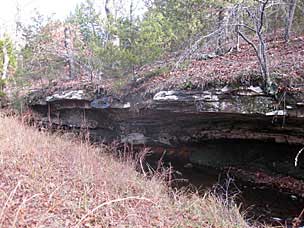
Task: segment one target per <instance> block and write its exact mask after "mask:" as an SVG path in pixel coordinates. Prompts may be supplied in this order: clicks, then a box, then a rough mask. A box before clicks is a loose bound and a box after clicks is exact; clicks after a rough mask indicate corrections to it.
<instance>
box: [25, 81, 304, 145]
mask: <svg viewBox="0 0 304 228" xmlns="http://www.w3.org/2000/svg"><path fill="white" fill-rule="evenodd" d="M302 103H303V101H301V100H297V101H296V102H295V101H293V102H291V104H289V103H288V102H286V101H285V107H283V106H282V105H278V101H277V100H276V99H275V98H274V97H271V96H267V95H266V94H264V93H263V91H262V89H261V88H259V87H253V86H251V87H241V88H238V89H230V88H228V87H224V88H221V89H214V90H209V91H160V92H158V93H157V94H155V95H154V97H153V99H150V100H142V101H140V102H133V101H132V99H129V100H126V99H123V98H122V99H119V98H116V97H114V96H112V95H108V94H106V93H105V92H101V91H100V90H96V91H86V90H84V89H79V90H72V89H69V90H65V91H57V92H55V93H51V94H48V93H46V92H45V91H44V92H41V91H34V92H33V93H32V94H30V95H29V96H28V104H29V106H30V107H31V109H32V110H33V111H35V112H36V113H38V116H39V118H40V120H42V121H43V122H51V123H52V124H56V125H62V126H67V127H73V128H81V127H84V126H86V127H88V128H89V129H90V131H91V133H92V135H93V136H95V137H96V138H97V139H101V140H110V141H111V140H114V139H115V140H122V141H124V142H131V143H134V144H145V145H157V146H159V145H163V146H172V147H176V146H179V145H184V144H191V143H198V142H201V141H206V140H211V139H255V140H266V141H267V140H268V141H273V142H280V143H291V144H297V143H298V144H301V143H303V142H304V141H303V139H304V127H303V126H304V125H303V124H304V106H303V105H301V104H302Z"/></svg>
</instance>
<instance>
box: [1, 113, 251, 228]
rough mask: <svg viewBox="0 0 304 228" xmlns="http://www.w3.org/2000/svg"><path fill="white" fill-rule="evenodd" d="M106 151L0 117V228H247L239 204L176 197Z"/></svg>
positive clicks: (208, 195)
mask: <svg viewBox="0 0 304 228" xmlns="http://www.w3.org/2000/svg"><path fill="white" fill-rule="evenodd" d="M103 150H104V149H102V148H96V147H94V146H92V145H90V144H89V143H86V142H80V141H78V140H76V139H71V138H68V136H60V137H59V136H56V135H50V134H49V133H43V132H38V131H37V130H35V129H32V128H30V127H27V126H24V125H23V124H21V123H20V122H19V121H17V120H15V119H12V118H7V117H0V205H1V206H0V228H8V227H40V228H42V227H79V228H80V227H81V228H84V227H85V228H88V227H180V228H182V227H183V228H184V227H214V228H215V227H216V228H220V227H222V228H237V227H249V225H248V224H247V223H246V222H245V220H244V219H243V216H242V215H241V214H240V212H239V209H238V208H237V207H236V206H233V205H232V206H229V207H227V206H223V202H222V200H221V199H219V198H217V197H214V196H212V195H211V194H206V195H205V197H199V196H197V195H196V194H185V193H177V192H173V191H172V190H170V188H169V187H167V186H166V184H165V183H164V182H162V181H161V179H160V178H157V177H154V178H151V179H147V178H144V177H143V176H142V175H140V174H139V173H137V172H136V171H135V169H134V165H133V164H132V163H131V162H129V163H127V162H120V161H118V160H117V159H115V158H114V157H112V156H110V155H109V154H107V153H105V152H104V151H103Z"/></svg>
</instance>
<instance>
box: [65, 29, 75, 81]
mask: <svg viewBox="0 0 304 228" xmlns="http://www.w3.org/2000/svg"><path fill="white" fill-rule="evenodd" d="M64 45H65V48H66V50H67V56H68V64H69V78H70V79H73V78H74V77H75V69H74V55H73V50H72V40H71V30H70V29H68V28H65V29H64Z"/></svg>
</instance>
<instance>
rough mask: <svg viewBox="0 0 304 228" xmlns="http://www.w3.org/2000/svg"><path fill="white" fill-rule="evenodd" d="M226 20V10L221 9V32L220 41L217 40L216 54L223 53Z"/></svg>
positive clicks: (219, 19) (219, 18) (219, 28)
mask: <svg viewBox="0 0 304 228" xmlns="http://www.w3.org/2000/svg"><path fill="white" fill-rule="evenodd" d="M224 18H225V8H224V7H221V8H220V10H219V12H218V27H217V29H218V30H220V31H221V32H220V33H219V36H218V39H217V47H216V53H217V54H221V53H222V46H223V33H224V31H223V23H224Z"/></svg>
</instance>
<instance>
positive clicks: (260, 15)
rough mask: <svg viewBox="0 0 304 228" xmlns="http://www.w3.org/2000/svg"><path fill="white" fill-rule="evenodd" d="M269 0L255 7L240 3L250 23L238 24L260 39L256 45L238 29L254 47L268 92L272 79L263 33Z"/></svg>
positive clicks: (241, 10)
mask: <svg viewBox="0 0 304 228" xmlns="http://www.w3.org/2000/svg"><path fill="white" fill-rule="evenodd" d="M269 2H270V1H269V0H259V1H258V3H257V5H256V6H255V7H247V6H246V5H239V6H238V7H239V9H238V11H239V12H245V13H246V14H247V15H248V18H249V20H250V21H251V24H252V25H253V26H251V25H250V24H245V23H243V24H238V25H237V26H239V27H242V28H244V30H247V31H249V32H254V34H255V37H256V38H257V40H258V44H257V45H256V44H255V43H254V41H253V40H252V39H250V38H249V37H248V36H247V35H246V34H245V33H244V32H243V31H242V30H241V29H238V31H237V32H238V34H239V35H240V36H241V37H242V38H243V39H244V40H245V41H246V42H247V43H248V44H249V45H251V47H252V48H253V49H254V51H255V53H256V56H257V58H258V62H259V65H260V69H261V74H262V76H263V79H264V84H265V88H266V91H267V92H271V91H270V87H271V79H270V74H269V66H268V56H267V47H266V41H265V37H264V34H263V27H264V25H265V19H266V15H265V14H266V8H267V7H268V6H269Z"/></svg>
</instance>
